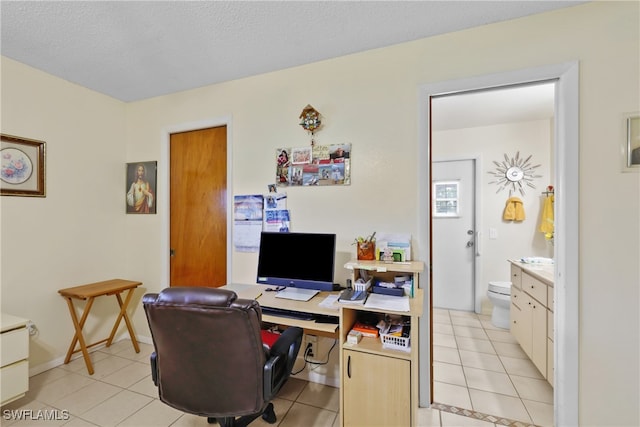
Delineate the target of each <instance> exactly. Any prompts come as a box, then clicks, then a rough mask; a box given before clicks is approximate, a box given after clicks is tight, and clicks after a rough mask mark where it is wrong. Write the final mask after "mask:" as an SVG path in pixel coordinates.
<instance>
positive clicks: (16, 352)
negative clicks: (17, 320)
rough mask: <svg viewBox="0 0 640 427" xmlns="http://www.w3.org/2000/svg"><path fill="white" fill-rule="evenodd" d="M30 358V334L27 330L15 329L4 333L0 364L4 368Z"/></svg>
mask: <svg viewBox="0 0 640 427" xmlns="http://www.w3.org/2000/svg"><path fill="white" fill-rule="evenodd" d="M28 357H29V332H28V331H27V328H19V329H14V330H12V331H7V332H3V333H2V349H1V350H0V362H2V366H7V365H11V364H12V363H14V362H17V361H18V360H22V359H27V358H28Z"/></svg>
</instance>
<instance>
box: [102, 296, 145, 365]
mask: <svg viewBox="0 0 640 427" xmlns="http://www.w3.org/2000/svg"><path fill="white" fill-rule="evenodd" d="M134 289H135V288H131V289H129V292H128V293H127V297H126V298H125V300H124V303H123V302H122V297H120V293H117V294H116V298H117V299H118V305H119V306H120V313H119V314H118V318H117V319H116V323H115V324H114V325H113V329H112V330H111V335H109V339H108V340H107V347H109V346H110V345H111V342H112V341H113V338H114V337H115V336H116V331H117V330H118V326H120V320H121V319H122V318H124V323H126V325H127V330H128V331H129V336H130V337H131V343H132V344H133V348H134V350H135V351H136V353H140V347H139V346H138V340H137V339H136V335H135V334H134V333H133V327H132V326H131V321H130V320H129V316H128V315H127V307H128V306H129V302H130V301H131V297H132V296H133V290H134Z"/></svg>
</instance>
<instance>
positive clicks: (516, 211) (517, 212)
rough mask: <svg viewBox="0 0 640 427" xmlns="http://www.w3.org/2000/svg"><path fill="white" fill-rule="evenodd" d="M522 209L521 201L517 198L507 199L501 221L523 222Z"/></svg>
mask: <svg viewBox="0 0 640 427" xmlns="http://www.w3.org/2000/svg"><path fill="white" fill-rule="evenodd" d="M524 218H525V214H524V207H523V206H522V200H520V199H519V198H518V197H509V198H508V199H507V204H506V206H505V207H504V213H503V214H502V219H504V220H505V221H524Z"/></svg>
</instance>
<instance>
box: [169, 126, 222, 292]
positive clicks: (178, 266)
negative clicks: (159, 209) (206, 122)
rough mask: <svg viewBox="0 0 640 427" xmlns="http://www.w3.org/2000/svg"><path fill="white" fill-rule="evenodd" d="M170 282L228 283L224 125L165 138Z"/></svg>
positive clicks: (184, 284)
mask: <svg viewBox="0 0 640 427" xmlns="http://www.w3.org/2000/svg"><path fill="white" fill-rule="evenodd" d="M169 145H170V149H169V153H170V216H171V218H170V232H169V234H170V237H169V239H170V248H171V261H170V270H171V272H170V285H171V286H209V287H219V286H223V285H225V284H226V281H227V127H226V126H221V127H215V128H210V129H202V130H194V131H189V132H182V133H175V134H172V135H171V139H170V144H169Z"/></svg>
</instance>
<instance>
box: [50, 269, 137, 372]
mask: <svg viewBox="0 0 640 427" xmlns="http://www.w3.org/2000/svg"><path fill="white" fill-rule="evenodd" d="M140 285H142V282H135V281H132V280H123V279H112V280H106V281H104V282H97V283H89V284H87V285H81V286H75V287H73V288H66V289H60V290H58V293H59V294H60V295H62V296H63V297H64V298H65V299H66V300H67V305H68V306H69V313H70V314H71V320H72V321H73V326H74V328H75V331H76V332H75V335H74V336H73V340H72V341H71V345H70V346H69V350H68V351H67V357H66V358H65V359H64V363H65V364H67V363H69V361H70V360H71V356H72V355H73V354H74V353H77V352H79V351H81V352H82V355H83V356H84V362H85V364H86V365H87V370H88V371H89V375H93V365H92V363H91V358H90V357H89V353H88V352H87V349H88V348H90V347H93V346H95V345H98V344H102V343H103V342H105V341H106V343H107V344H106V346H107V347H109V346H110V345H111V343H112V341H113V338H114V337H115V335H116V331H117V330H118V326H120V321H121V320H122V319H124V322H125V324H126V325H127V330H128V331H129V336H130V337H131V343H132V344H133V348H134V350H135V351H136V353H140V347H139V346H138V341H137V340H136V336H135V333H134V332H133V328H132V326H131V320H129V316H128V315H127V306H128V305H129V302H130V301H131V297H132V296H133V291H134V290H135V288H137V287H138V286H140ZM124 291H128V292H127V295H126V297H125V299H124V302H123V301H122V297H121V295H120V294H121V293H122V292H124ZM104 295H115V296H116V299H117V300H118V305H119V306H120V313H119V314H118V317H117V318H116V322H115V324H114V325H113V329H112V330H111V335H109V337H108V338H105V339H103V340H100V341H97V342H95V343H93V344H89V345H87V344H86V343H85V339H84V337H83V335H82V328H83V327H84V323H85V321H86V320H87V317H88V316H89V312H90V311H91V306H92V305H93V300H94V299H95V298H97V297H101V296H104ZM74 298H75V299H80V300H87V304H86V306H85V308H84V312H83V313H82V317H80V320H78V316H77V315H76V310H75V307H74V306H73V299H74ZM77 343H80V348H79V349H77V350H76V349H75V348H76V344H77Z"/></svg>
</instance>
